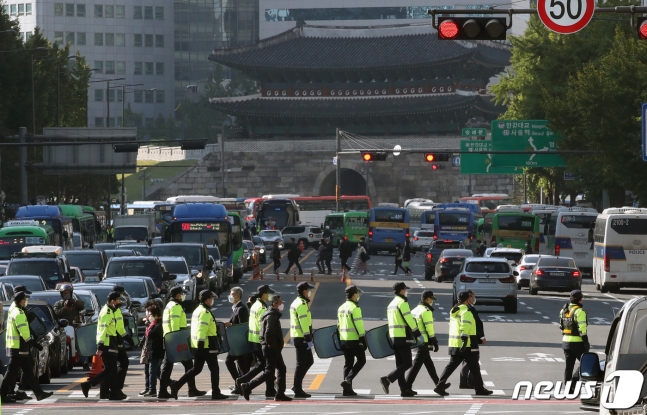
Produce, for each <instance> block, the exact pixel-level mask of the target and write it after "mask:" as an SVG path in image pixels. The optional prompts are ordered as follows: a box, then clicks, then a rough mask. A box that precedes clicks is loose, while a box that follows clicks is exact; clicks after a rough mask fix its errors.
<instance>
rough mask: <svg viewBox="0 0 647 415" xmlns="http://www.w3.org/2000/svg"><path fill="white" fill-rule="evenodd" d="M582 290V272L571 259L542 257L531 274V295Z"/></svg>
mask: <svg viewBox="0 0 647 415" xmlns="http://www.w3.org/2000/svg"><path fill="white" fill-rule="evenodd" d="M581 288H582V272H580V269H579V268H578V267H577V265H575V260H573V258H569V257H555V256H549V255H542V256H541V258H539V259H538V260H537V263H536V264H535V266H534V268H533V269H532V273H531V274H530V283H529V291H530V295H537V294H538V293H539V290H540V289H541V290H542V291H561V292H569V291H572V290H579V289H581Z"/></svg>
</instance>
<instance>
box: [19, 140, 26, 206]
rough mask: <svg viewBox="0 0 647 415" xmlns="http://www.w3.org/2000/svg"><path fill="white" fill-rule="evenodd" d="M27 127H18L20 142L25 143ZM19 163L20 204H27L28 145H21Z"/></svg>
mask: <svg viewBox="0 0 647 415" xmlns="http://www.w3.org/2000/svg"><path fill="white" fill-rule="evenodd" d="M26 134H27V127H20V128H19V129H18V136H19V141H20V144H25V135H26ZM18 165H19V166H20V204H21V205H27V204H28V201H27V147H25V146H20V149H19V150H18Z"/></svg>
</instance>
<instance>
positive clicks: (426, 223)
mask: <svg viewBox="0 0 647 415" xmlns="http://www.w3.org/2000/svg"><path fill="white" fill-rule="evenodd" d="M436 212H438V209H436V208H433V209H431V210H425V211H424V212H422V215H421V216H420V229H427V230H429V231H431V232H433V231H434V224H435V223H436Z"/></svg>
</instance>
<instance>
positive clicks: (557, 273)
mask: <svg viewBox="0 0 647 415" xmlns="http://www.w3.org/2000/svg"><path fill="white" fill-rule="evenodd" d="M550 275H552V276H553V277H563V276H564V275H566V274H565V273H563V272H551V273H550Z"/></svg>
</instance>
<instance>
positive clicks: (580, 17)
mask: <svg viewBox="0 0 647 415" xmlns="http://www.w3.org/2000/svg"><path fill="white" fill-rule="evenodd" d="M594 11H595V0H538V1H537V14H538V15H539V18H540V19H541V21H542V22H543V23H544V25H546V27H547V28H549V29H550V30H552V31H553V32H556V33H560V34H563V35H568V34H571V33H575V32H577V31H580V30H582V29H584V27H585V26H586V25H587V24H588V23H589V22H590V21H591V18H593V12H594Z"/></svg>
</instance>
